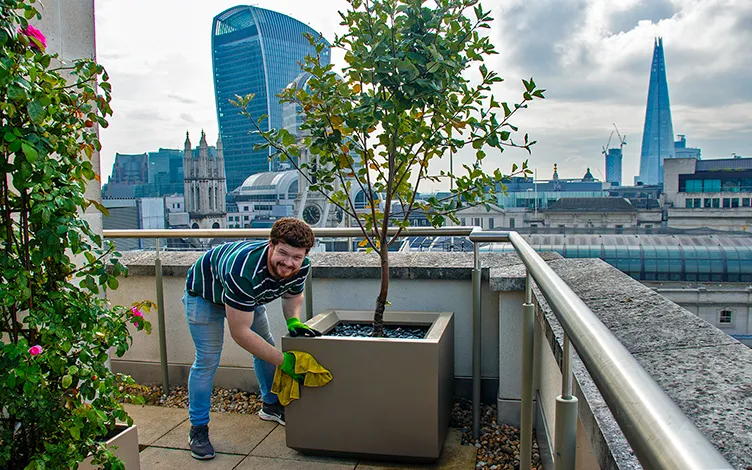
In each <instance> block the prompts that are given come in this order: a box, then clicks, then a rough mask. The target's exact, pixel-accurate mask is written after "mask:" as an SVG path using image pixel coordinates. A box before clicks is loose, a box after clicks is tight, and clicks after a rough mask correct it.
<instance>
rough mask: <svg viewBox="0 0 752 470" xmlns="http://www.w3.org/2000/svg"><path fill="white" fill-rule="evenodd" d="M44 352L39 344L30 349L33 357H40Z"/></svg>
mask: <svg viewBox="0 0 752 470" xmlns="http://www.w3.org/2000/svg"><path fill="white" fill-rule="evenodd" d="M42 351H43V349H42V347H41V346H40V345H38V344H35V345H34V346H32V347H30V348H29V354H31V355H32V356H38V355H40V354H42Z"/></svg>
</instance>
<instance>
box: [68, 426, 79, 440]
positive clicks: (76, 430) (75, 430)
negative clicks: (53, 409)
mask: <svg viewBox="0 0 752 470" xmlns="http://www.w3.org/2000/svg"><path fill="white" fill-rule="evenodd" d="M69 431H70V435H71V436H73V439H75V440H77V441H80V440H81V428H79V427H78V426H74V427H72V428H70V429H69Z"/></svg>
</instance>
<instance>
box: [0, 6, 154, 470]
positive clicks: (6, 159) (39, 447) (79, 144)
mask: <svg viewBox="0 0 752 470" xmlns="http://www.w3.org/2000/svg"><path fill="white" fill-rule="evenodd" d="M33 3H34V0H29V1H21V0H3V1H2V2H0V50H1V52H2V53H0V165H2V168H3V172H4V177H3V178H2V181H1V182H0V251H1V252H2V255H1V256H0V332H2V336H0V468H3V469H12V470H16V469H68V468H76V466H77V464H78V463H79V462H81V461H82V460H83V459H84V458H86V457H87V455H91V456H93V459H94V463H95V464H98V465H101V467H102V468H105V469H118V468H120V469H122V468H123V464H122V463H121V462H120V461H119V460H118V459H117V458H116V457H115V456H114V455H113V454H112V452H111V451H110V450H108V449H106V448H105V447H104V444H103V442H104V440H105V438H106V436H107V435H108V434H109V433H111V432H112V430H113V429H114V427H115V422H116V420H122V421H125V422H127V423H129V424H131V423H132V420H131V419H130V418H129V417H128V416H127V414H126V413H125V411H124V409H123V406H122V405H121V403H120V402H121V401H122V399H124V398H131V399H135V398H134V397H130V396H129V395H128V394H127V392H126V390H127V385H130V384H133V379H131V378H130V377H128V376H125V375H122V374H115V373H113V372H112V371H110V370H109V368H108V367H107V363H106V361H107V359H108V357H109V354H108V353H109V352H113V353H115V354H116V355H118V356H122V355H123V354H124V353H125V352H126V351H127V349H128V347H129V346H130V345H131V343H132V337H131V334H130V331H129V328H132V326H129V324H131V323H132V324H133V325H135V329H136V330H145V331H147V332H149V331H150V329H151V326H150V324H149V322H148V321H146V320H145V319H144V316H143V312H144V311H148V310H149V308H151V307H152V304H151V302H148V301H145V302H137V303H134V304H133V305H129V306H113V305H110V304H109V303H108V302H107V300H106V299H105V296H104V294H105V293H106V291H107V289H115V288H117V286H118V280H117V277H118V276H120V275H122V274H125V267H124V266H123V265H122V264H120V263H119V261H118V258H119V256H120V254H119V253H117V252H115V251H114V249H113V247H112V245H111V244H110V243H109V242H105V241H104V240H102V238H101V237H100V236H99V235H97V234H96V233H95V232H94V231H93V230H92V229H91V227H90V226H89V224H88V223H87V222H86V220H85V219H84V218H83V217H82V214H83V213H84V212H85V211H86V210H87V208H89V207H90V206H92V205H94V206H95V207H96V208H99V209H100V210H104V209H103V208H102V207H101V205H100V204H99V203H97V202H95V201H91V200H88V199H87V198H86V197H85V191H86V187H87V183H89V182H90V181H92V180H94V179H96V180H98V176H97V175H96V173H95V168H94V166H93V164H92V161H91V159H92V156H93V155H94V154H95V152H97V151H99V150H100V142H99V138H98V134H97V131H96V129H97V127H96V125H99V126H103V127H106V126H107V120H106V118H107V116H110V115H111V114H112V109H111V108H110V84H109V83H108V81H107V80H108V77H107V73H106V72H105V71H104V69H103V68H102V66H101V65H99V64H97V63H96V62H95V61H93V60H76V61H73V62H71V63H66V62H63V61H61V60H60V59H59V57H58V56H57V55H51V54H48V53H47V52H46V46H47V44H46V39H45V37H44V34H43V31H39V30H38V29H37V28H35V27H34V26H32V25H30V24H29V23H28V21H29V20H31V19H33V18H37V19H38V18H40V14H39V12H38V11H37V10H36V8H35V7H34V5H33ZM108 264H109V267H108ZM136 400H137V399H136Z"/></svg>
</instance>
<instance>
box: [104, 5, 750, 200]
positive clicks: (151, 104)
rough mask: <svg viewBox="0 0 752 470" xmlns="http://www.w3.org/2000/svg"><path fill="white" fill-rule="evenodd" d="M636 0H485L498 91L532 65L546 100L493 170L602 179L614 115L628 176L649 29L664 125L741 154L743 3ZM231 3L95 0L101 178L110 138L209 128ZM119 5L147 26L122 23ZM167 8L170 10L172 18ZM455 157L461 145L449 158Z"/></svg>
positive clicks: (322, 21)
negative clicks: (216, 23) (525, 166)
mask: <svg viewBox="0 0 752 470" xmlns="http://www.w3.org/2000/svg"><path fill="white" fill-rule="evenodd" d="M142 3H143V5H142ZM647 3H648V2H640V1H631V2H621V4H620V5H612V4H610V3H608V2H604V1H590V2H579V3H574V2H553V1H540V2H537V3H535V4H526V3H524V2H521V1H511V2H505V3H504V4H503V5H501V6H493V7H492V6H491V5H486V8H492V13H493V16H494V17H495V18H496V21H495V22H494V25H493V27H492V29H491V30H490V32H489V34H490V35H491V37H492V40H493V42H494V43H495V44H496V45H497V50H498V51H499V52H500V54H499V55H497V56H493V57H491V58H490V59H489V67H493V68H494V69H496V70H498V71H499V72H500V74H501V76H502V77H504V78H505V79H506V81H505V82H504V83H503V84H501V86H500V87H498V89H495V90H494V91H495V94H496V95H497V96H499V97H500V98H502V99H505V100H513V99H516V98H518V95H519V94H521V91H522V86H521V84H520V82H519V80H520V79H521V78H523V77H528V78H529V77H530V76H533V77H534V78H535V80H536V83H538V84H539V85H540V86H541V87H543V88H546V89H547V90H548V91H547V93H546V95H547V99H546V100H545V101H543V102H539V103H535V105H534V106H533V107H531V108H530V109H528V110H525V113H523V114H522V115H521V116H520V118H519V119H518V120H516V121H515V124H517V125H519V126H520V127H521V129H523V130H524V131H525V132H528V133H529V134H530V136H531V138H533V139H535V140H537V141H538V144H537V145H536V146H534V147H533V154H532V156H530V157H527V155H526V153H524V152H521V151H510V152H505V153H504V155H502V157H501V158H500V159H499V158H495V161H497V162H500V163H499V164H498V166H499V167H500V168H501V169H502V170H503V171H508V169H509V168H510V167H511V165H512V163H514V162H516V163H519V162H520V161H521V160H523V159H525V158H529V159H530V165H531V167H533V168H537V169H538V176H539V177H540V178H546V177H548V175H550V174H551V173H553V164H554V163H558V164H559V174H560V176H561V177H562V178H577V177H581V175H582V174H584V170H585V169H586V168H587V167H591V168H592V172H593V174H594V176H595V177H596V178H599V179H604V177H605V170H604V161H603V155H602V154H601V148H602V146H603V145H604V144H605V143H606V140H607V139H608V136H609V134H610V132H611V129H612V122H615V123H616V124H617V125H618V126H619V129H620V131H621V132H622V133H623V134H626V135H627V144H628V145H627V146H625V147H624V167H623V179H624V181H625V182H631V180H632V178H633V177H634V176H635V175H636V174H637V173H638V169H639V159H640V158H639V157H640V141H641V137H642V128H643V124H644V117H645V105H646V101H647V93H648V80H649V75H650V66H651V56H652V52H653V51H652V46H653V43H654V41H655V37H657V36H662V37H663V40H664V44H665V56H666V62H667V64H668V69H669V75H668V81H669V88H670V90H671V100H672V113H673V122H674V132H675V133H677V134H686V135H687V139H688V145H689V146H692V147H700V148H702V152H703V157H704V158H723V157H728V156H730V154H731V153H732V152H735V153H737V154H740V155H750V154H752V148H751V147H750V145H751V144H750V141H749V139H748V136H749V135H750V133H751V132H750V131H752V124H751V123H752V104H750V103H751V102H752V92H751V91H750V90H748V89H747V88H746V86H745V83H746V82H747V81H749V78H752V77H751V76H752V71H750V70H749V68H748V67H745V65H744V64H746V63H749V62H750V60H752V52H750V51H749V50H748V48H746V46H745V42H746V40H747V39H748V38H749V36H750V35H752V27H750V26H751V25H752V5H748V4H747V3H746V2H743V1H736V2H734V1H725V2H721V1H706V2H700V3H698V2H689V1H683V0H676V1H674V2H668V1H657V2H650V3H649V4H647ZM237 4H238V3H237V2H229V1H216V2H212V4H211V5H205V4H203V3H202V2H181V3H177V2H174V1H168V0H165V1H163V2H158V3H157V4H152V3H149V4H147V3H146V2H145V1H144V2H140V1H134V2H129V3H128V4H127V5H126V4H120V3H118V2H114V1H112V0H97V17H96V19H97V48H98V50H97V54H98V59H99V61H100V62H101V63H102V64H103V65H104V66H105V67H106V68H107V69H108V72H109V73H110V76H111V81H112V84H113V93H114V99H113V108H114V110H115V116H114V117H113V118H112V120H111V126H110V127H109V128H108V129H101V130H100V132H101V135H102V140H103V145H104V148H103V151H102V172H103V177H102V180H103V181H106V180H107V176H108V175H109V173H110V171H111V167H112V162H113V159H114V155H115V152H119V153H139V152H145V151H151V150H153V149H156V148H159V147H168V148H180V146H181V143H182V138H183V136H184V134H185V131H186V130H187V129H191V130H195V129H197V128H203V129H205V130H206V132H207V134H208V135H216V134H217V122H216V110H215V108H214V99H213V98H214V96H213V95H214V90H213V86H212V71H211V44H210V42H211V41H210V34H209V31H210V29H211V21H212V18H213V17H214V16H215V15H217V14H218V13H220V12H221V11H223V10H225V9H227V8H229V7H232V6H236V5H237ZM256 6H259V7H262V8H269V9H272V10H274V11H277V12H279V13H282V14H288V15H291V16H293V17H294V18H296V19H299V20H300V21H302V22H304V23H307V24H308V25H309V26H310V27H311V28H313V29H315V30H317V31H319V32H321V33H322V34H323V35H324V36H325V37H326V38H327V39H329V40H330V41H331V40H333V38H334V35H335V33H340V34H341V33H342V31H343V30H342V27H341V26H339V25H338V23H339V16H338V15H337V13H336V12H337V11H338V10H342V9H344V8H345V7H346V6H347V4H346V2H344V1H343V0H337V1H334V0H331V1H326V2H323V1H322V2H318V3H317V4H316V6H307V5H300V3H299V2H295V1H292V0H278V1H276V2H269V1H259V2H257V3H256ZM144 12H149V14H148V15H144ZM129 18H133V20H134V21H136V22H139V23H141V24H142V26H143V27H144V29H145V30H148V31H150V35H146V36H144V37H141V36H137V35H133V34H132V30H131V29H130V28H129V27H128V26H127V25H129V24H133V22H132V21H128V19H129ZM165 18H170V21H169V23H167V22H165V21H164V19H165ZM332 62H333V63H334V64H335V66H336V67H335V68H337V67H341V66H342V64H343V63H344V61H343V60H342V54H341V51H338V50H334V51H333V52H332ZM462 161H463V153H462V152H460V153H459V154H458V155H456V156H455V165H456V166H457V165H458V164H459V163H461V162H462ZM443 165H445V166H448V162H443ZM432 168H433V167H432ZM441 168H442V167H441V166H437V167H435V168H433V169H435V170H436V171H438V170H439V169H441ZM444 186H446V187H448V183H447V184H445V185H444ZM228 189H229V188H228ZM430 189H432V188H431V187H429V186H426V187H423V186H421V190H426V191H427V190H430Z"/></svg>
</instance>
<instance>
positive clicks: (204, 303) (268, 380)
mask: <svg viewBox="0 0 752 470" xmlns="http://www.w3.org/2000/svg"><path fill="white" fill-rule="evenodd" d="M183 306H184V307H185V315H186V317H187V319H188V329H189V330H190V332H191V337H192V338H193V344H195V346H196V360H195V361H194V362H193V365H192V366H191V373H190V375H189V376H188V417H189V418H190V420H191V424H192V425H194V426H201V425H204V424H207V423H208V422H209V408H210V407H211V393H212V388H213V384H214V373H215V372H217V367H219V357H220V355H221V353H222V342H223V340H224V331H225V308H224V306H222V305H217V304H214V303H212V302H209V301H208V300H205V299H203V298H201V297H194V296H192V295H190V294H188V293H187V292H184V293H183ZM251 330H252V331H254V332H256V334H258V335H259V336H261V337H262V338H264V339H265V340H266V341H267V342H268V343H269V344H271V345H272V346H274V338H273V337H272V333H271V331H270V329H269V319H268V318H267V316H266V308H265V307H264V306H263V305H259V306H258V307H256V310H255V312H254V316H253V325H251ZM253 367H254V370H255V372H256V378H257V379H258V383H259V388H260V389H261V399H262V400H263V401H264V402H265V403H277V402H278V401H279V400H278V399H277V396H276V395H275V394H273V393H271V391H270V390H271V387H272V382H273V381H274V371H275V369H276V367H274V365H273V364H269V363H268V362H266V361H262V360H261V359H259V358H258V357H254V358H253Z"/></svg>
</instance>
